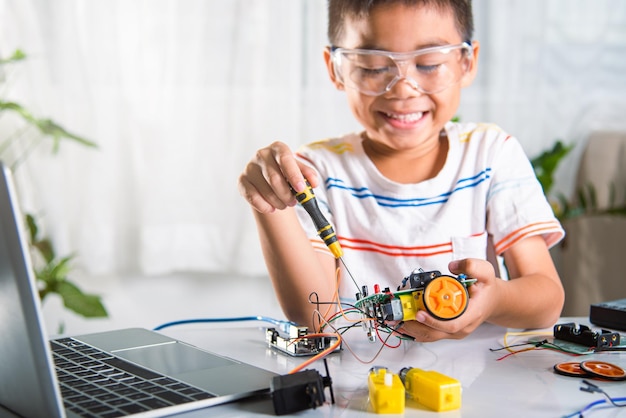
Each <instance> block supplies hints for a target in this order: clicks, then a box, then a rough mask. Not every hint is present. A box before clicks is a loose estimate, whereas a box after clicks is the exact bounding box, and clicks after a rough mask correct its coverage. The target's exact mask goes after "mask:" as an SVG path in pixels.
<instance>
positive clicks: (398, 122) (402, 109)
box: [325, 4, 478, 156]
mask: <svg viewBox="0 0 626 418" xmlns="http://www.w3.org/2000/svg"><path fill="white" fill-rule="evenodd" d="M343 33H344V35H343V37H342V39H341V40H340V41H339V42H338V45H336V46H338V47H341V48H346V49H375V50H384V51H390V52H395V53H402V52H411V51H415V50H418V49H423V48H428V47H434V46H443V45H456V44H460V43H462V42H463V41H464V39H462V37H461V34H460V33H459V32H458V30H457V28H456V26H455V19H454V16H453V14H452V11H451V10H439V9H436V8H433V7H428V6H418V7H409V6H405V5H402V4H394V5H389V6H375V7H374V8H373V9H372V10H371V12H370V14H369V16H367V17H365V18H363V19H348V20H347V21H346V22H345V24H344V31H343ZM473 54H474V60H473V61H472V65H471V66H470V69H469V70H468V71H467V73H465V75H463V77H462V78H461V79H460V81H459V82H458V83H456V84H453V85H452V86H450V87H448V88H447V89H445V90H443V91H441V92H438V93H435V94H424V93H420V92H419V91H418V90H417V89H415V88H414V87H413V86H411V83H410V81H409V80H400V81H399V82H397V83H396V84H395V85H394V86H393V87H392V88H391V89H390V90H389V91H387V92H386V93H384V94H382V95H380V96H370V95H366V94H363V93H360V92H359V91H358V90H356V89H354V88H347V87H345V86H344V85H343V84H342V83H341V81H340V80H338V79H337V78H336V77H335V74H334V69H333V62H332V60H331V58H330V52H329V51H326V53H325V59H326V63H327V66H328V70H329V74H330V76H331V79H332V81H333V83H334V84H335V86H336V87H337V88H338V89H341V90H345V92H346V95H347V98H348V103H349V106H350V108H351V110H352V113H353V114H354V116H355V117H356V118H357V120H358V121H359V122H360V123H361V125H362V126H363V127H364V128H365V133H366V135H367V138H366V141H369V142H370V144H369V145H370V146H369V148H370V149H373V150H375V151H376V150H378V152H381V153H384V154H387V155H389V154H392V155H393V154H395V153H397V152H402V153H406V152H407V151H410V152H412V153H414V154H415V155H416V156H417V155H420V154H424V153H427V152H428V150H431V149H433V146H434V145H435V144H437V143H438V142H439V133H440V132H441V130H442V129H443V126H444V125H445V124H446V123H447V122H448V121H449V120H450V119H451V118H452V117H453V116H454V115H455V112H456V111H457V108H458V106H459V102H460V96H461V88H462V87H464V86H466V85H469V84H470V83H471V81H472V80H473V77H474V74H475V69H476V58H477V55H478V45H477V44H476V43H475V44H474V51H473Z"/></svg>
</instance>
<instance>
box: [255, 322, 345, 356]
mask: <svg viewBox="0 0 626 418" xmlns="http://www.w3.org/2000/svg"><path fill="white" fill-rule="evenodd" d="M308 334H309V329H308V328H307V327H301V326H297V325H288V326H286V327H284V328H283V329H280V330H279V329H276V328H268V329H267V330H266V332H265V340H266V341H267V343H268V345H269V346H270V347H272V348H274V349H276V350H279V351H281V352H283V353H286V354H289V355H290V356H294V357H306V356H314V355H317V354H319V353H321V352H323V351H324V350H326V349H328V348H330V347H331V346H332V345H333V344H335V343H336V342H337V337H332V336H330V337H318V336H309V335H308ZM339 350H341V345H339V346H338V347H337V348H336V349H335V350H333V352H335V351H339Z"/></svg>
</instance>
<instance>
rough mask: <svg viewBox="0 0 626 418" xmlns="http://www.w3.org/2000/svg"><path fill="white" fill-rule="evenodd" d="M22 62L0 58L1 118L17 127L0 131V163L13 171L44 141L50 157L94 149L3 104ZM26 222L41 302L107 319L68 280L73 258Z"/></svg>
mask: <svg viewBox="0 0 626 418" xmlns="http://www.w3.org/2000/svg"><path fill="white" fill-rule="evenodd" d="M25 58H26V55H25V54H24V53H23V52H22V51H20V50H16V51H15V52H14V53H13V55H11V56H10V57H9V58H0V118H1V119H6V118H13V120H11V122H13V123H12V124H11V126H17V128H9V129H8V131H9V133H8V134H6V135H5V134H3V133H2V131H0V160H2V161H4V163H5V164H6V165H8V166H9V167H10V168H11V169H12V170H13V171H15V170H16V169H17V168H18V167H19V165H20V164H21V163H22V162H24V161H25V160H26V159H27V158H28V156H29V155H30V153H31V152H32V151H33V149H34V148H35V147H36V146H37V145H39V144H40V143H41V141H43V140H52V141H53V148H52V152H53V153H56V152H57V151H58V149H59V146H60V143H61V141H72V142H74V143H77V144H80V145H82V146H85V147H88V148H95V147H96V144H95V143H94V142H91V141H89V140H87V139H85V138H82V137H80V136H78V135H75V134H73V133H71V132H69V131H67V130H65V129H64V128H63V127H61V126H60V125H59V124H57V123H56V122H54V121H53V120H51V119H47V118H39V117H36V116H34V115H33V114H32V113H31V112H30V111H28V110H27V109H26V108H25V107H24V106H22V105H21V104H19V103H17V102H15V101H10V100H5V98H4V96H5V95H6V90H7V79H8V76H7V70H8V69H9V68H10V67H11V66H12V65H13V64H15V63H17V62H19V61H22V60H24V59H25ZM25 222H26V226H27V231H28V238H29V244H30V246H31V250H32V252H33V256H34V257H33V260H34V264H35V276H36V278H37V284H38V286H39V296H40V298H41V300H42V301H43V300H44V299H45V298H46V296H48V295H50V294H57V295H59V296H60V297H61V299H62V300H63V305H64V306H65V307H66V308H67V309H69V310H71V311H73V312H75V313H77V314H79V315H81V316H84V317H106V316H108V313H107V311H106V309H105V307H104V305H103V304H102V301H101V300H100V297H99V296H97V295H93V294H88V293H84V292H83V291H81V289H80V288H79V287H78V286H76V285H75V284H74V283H72V282H71V281H70V280H69V279H68V275H69V272H70V271H71V268H72V266H71V263H72V261H73V260H74V258H75V254H71V255H67V256H62V257H59V256H58V255H57V254H56V252H55V249H54V246H53V244H52V242H51V240H50V239H49V238H48V237H47V236H45V235H43V234H42V232H41V229H40V227H39V225H38V220H37V218H36V217H35V216H34V215H32V214H26V219H25Z"/></svg>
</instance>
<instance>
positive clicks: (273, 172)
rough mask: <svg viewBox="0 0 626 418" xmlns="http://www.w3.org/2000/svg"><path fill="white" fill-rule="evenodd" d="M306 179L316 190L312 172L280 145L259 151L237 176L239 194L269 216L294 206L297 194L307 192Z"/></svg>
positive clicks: (315, 179)
mask: <svg viewBox="0 0 626 418" xmlns="http://www.w3.org/2000/svg"><path fill="white" fill-rule="evenodd" d="M305 178H306V179H307V180H308V181H309V183H310V184H311V187H316V186H317V183H318V180H317V175H316V174H315V170H313V169H312V168H311V167H309V166H307V165H305V164H303V163H301V162H300V161H298V160H297V159H296V157H295V155H294V153H293V152H292V151H291V150H290V149H289V147H288V146H287V145H286V144H284V143H282V142H274V143H273V144H271V145H269V146H267V147H265V148H261V149H260V150H258V151H257V152H256V154H255V156H254V157H253V158H252V160H250V162H249V163H248V164H247V165H246V167H245V169H244V171H243V173H242V174H241V175H240V176H239V182H238V187H239V193H240V194H241V195H242V196H243V197H244V198H245V199H246V200H247V201H248V203H249V204H250V205H251V206H252V207H253V208H254V209H255V210H257V211H259V212H260V213H272V212H274V211H275V210H277V209H278V210H282V209H285V208H287V207H290V206H295V205H296V203H297V201H296V199H295V197H294V195H293V192H292V191H291V188H290V185H291V186H292V187H293V189H294V190H295V191H296V192H301V191H303V190H304V189H305V188H306V185H305Z"/></svg>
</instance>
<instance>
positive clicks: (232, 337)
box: [161, 318, 626, 418]
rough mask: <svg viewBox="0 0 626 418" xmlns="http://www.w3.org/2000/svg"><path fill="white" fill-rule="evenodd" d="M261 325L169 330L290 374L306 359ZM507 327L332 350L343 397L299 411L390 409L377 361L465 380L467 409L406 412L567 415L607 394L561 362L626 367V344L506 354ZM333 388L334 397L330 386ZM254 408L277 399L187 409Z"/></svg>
mask: <svg viewBox="0 0 626 418" xmlns="http://www.w3.org/2000/svg"><path fill="white" fill-rule="evenodd" d="M586 321H587V320H586V319H584V318H562V319H561V320H560V321H559V323H564V322H577V323H580V324H588V322H586ZM254 325H255V326H250V324H248V325H247V326H233V327H224V326H219V327H215V326H212V325H185V326H180V327H172V328H166V329H163V330H162V331H161V332H163V333H164V334H167V335H170V336H173V337H175V338H179V339H182V340H184V341H187V342H190V343H192V344H195V345H197V346H199V347H203V348H206V349H209V350H211V351H215V352H217V353H220V354H223V355H226V356H228V357H232V358H235V359H239V360H243V361H246V362H248V363H251V364H254V365H256V366H259V367H262V368H265V369H267V370H271V371H274V372H277V373H280V374H286V373H288V372H289V371H290V370H291V369H293V368H294V367H296V366H298V365H299V364H301V362H302V361H303V358H295V357H290V356H287V355H285V354H282V353H279V352H277V351H275V350H273V349H270V348H269V347H267V345H266V343H265V328H267V327H268V326H271V325H269V324H267V325H266V324H263V323H259V324H258V326H256V325H257V324H254ZM592 328H594V329H595V328H596V327H592ZM509 331H517V330H509ZM506 332H507V329H505V328H500V327H496V326H492V325H483V326H481V327H480V328H479V329H478V330H477V331H476V332H475V333H473V334H472V335H471V336H470V337H468V338H466V339H464V340H458V341H456V340H454V341H453V340H444V341H438V342H435V343H415V342H403V343H402V345H401V346H400V347H399V348H395V349H392V348H384V349H383V350H382V351H381V352H380V355H379V356H378V357H377V358H376V359H375V360H374V361H372V362H371V363H368V364H364V363H362V362H360V361H359V360H357V359H356V357H355V356H354V355H353V354H352V353H351V352H350V351H349V350H347V349H344V350H342V351H341V352H340V353H333V354H331V355H330V356H328V366H329V369H330V375H331V378H332V380H333V389H334V394H335V404H334V405H324V406H322V407H320V408H317V409H315V410H313V409H311V410H306V411H302V412H300V413H298V414H297V415H298V416H324V417H357V416H358V417H361V416H372V417H374V416H384V415H378V414H375V413H374V412H373V410H372V409H371V407H370V405H369V402H368V387H367V376H368V372H369V370H370V368H371V367H372V366H374V365H376V366H385V367H387V368H389V369H390V371H393V372H395V373H397V372H398V371H399V370H400V369H401V368H403V367H417V368H420V369H424V370H435V371H438V372H440V373H443V374H445V375H447V376H450V377H453V378H455V379H457V380H459V381H460V382H461V385H462V407H461V409H460V410H456V411H449V412H443V413H437V412H434V411H430V410H427V409H426V408H424V407H422V406H420V405H419V404H417V403H415V402H412V401H407V404H406V408H405V412H404V416H406V417H434V416H443V417H465V418H469V417H481V418H484V417H503V416H506V417H563V416H566V415H568V414H571V413H574V412H576V411H578V410H580V409H582V408H583V407H585V406H586V405H588V404H590V403H592V402H594V401H596V400H600V399H603V395H601V394H597V393H594V394H590V393H587V392H583V391H581V390H580V389H579V388H580V386H581V383H582V379H580V378H574V377H567V376H561V375H557V374H555V373H554V372H553V366H554V365H555V364H556V363H560V362H565V361H578V360H580V361H582V360H583V359H585V360H586V359H599V360H603V361H607V362H610V363H613V364H616V365H619V366H620V367H622V368H626V352H623V351H622V352H612V353H596V354H592V355H585V356H584V357H576V356H571V355H567V354H564V353H560V352H556V351H552V350H547V349H541V350H533V351H526V352H522V353H518V354H515V355H510V356H508V357H506V358H504V359H502V360H498V359H499V358H501V357H503V356H505V355H506V354H508V351H506V350H501V351H497V352H492V351H490V350H489V349H490V348H499V347H502V343H503V337H504V335H505V333H506ZM546 332H551V329H549V330H546ZM344 337H345V340H346V341H347V343H348V344H349V345H350V347H351V348H352V350H353V351H354V352H355V353H356V354H357V355H358V356H359V357H360V358H361V359H362V360H371V359H372V358H373V357H374V355H375V354H376V352H377V351H378V349H379V348H380V344H379V343H370V342H369V341H368V340H367V338H366V336H365V333H364V332H363V331H362V329H361V328H354V329H352V330H350V331H348V332H347V333H346V334H345V335H344ZM528 338H529V337H528V336H524V337H515V338H511V337H509V341H508V342H509V344H511V343H514V342H521V341H523V340H526V339H528ZM625 338H626V337H625ZM391 341H393V340H390V342H391ZM396 341H397V340H396ZM394 342H395V341H394ZM518 348H523V347H518ZM518 348H515V349H518ZM308 368H315V369H317V370H319V372H320V374H322V375H323V376H325V371H324V365H323V363H322V362H321V361H320V362H317V363H314V364H313V365H311V366H309V367H308ZM593 382H594V383H595V384H597V385H598V386H600V387H601V388H603V389H604V390H605V391H607V392H608V393H609V395H611V396H612V397H613V398H616V397H625V396H626V382H614V381H611V382H609V381H598V380H593ZM326 395H327V396H326V397H327V399H328V400H329V396H328V390H327V391H326ZM249 415H250V416H275V415H274V410H273V406H272V403H271V399H269V397H265V398H257V399H252V400H246V401H241V402H236V403H232V404H227V405H222V406H217V407H213V408H210V409H206V410H202V411H196V412H192V413H187V414H184V416H185V417H206V416H223V417H235V416H237V417H238V416H249ZM585 416H591V417H592V418H597V417H618V416H624V417H626V407H624V408H607V407H595V408H593V409H592V410H591V412H588V413H587V414H585Z"/></svg>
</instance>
